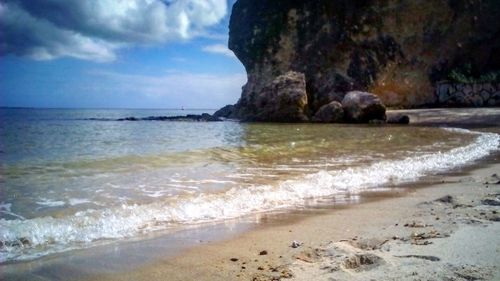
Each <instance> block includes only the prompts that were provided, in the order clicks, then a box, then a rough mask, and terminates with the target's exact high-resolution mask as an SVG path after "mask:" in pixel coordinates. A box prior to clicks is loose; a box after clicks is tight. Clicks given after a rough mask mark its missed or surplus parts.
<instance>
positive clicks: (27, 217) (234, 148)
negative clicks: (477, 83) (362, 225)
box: [0, 109, 499, 262]
mask: <svg viewBox="0 0 500 281" xmlns="http://www.w3.org/2000/svg"><path fill="white" fill-rule="evenodd" d="M202 112H208V113H212V112H211V111H197V110H195V111H188V110H185V111H181V110H90V109H89V110H77V109H64V110H63V109H0V151H1V152H0V184H1V189H0V240H1V243H0V262H5V261H14V260H26V259H32V258H36V257H40V256H45V255H49V254H51V253H55V252H61V251H67V250H71V249H78V248H86V247H92V246H95V245H100V244H102V243H113V241H116V240H119V239H123V238H140V237H141V235H145V234H147V233H151V232H155V231H163V230H166V229H169V228H171V227H179V226H182V225H186V224H188V225H190V224H197V223H201V222H207V221H208V222H211V221H218V220H224V219H229V218H236V217H239V216H244V215H246V214H250V213H255V212H265V211H272V210H276V209H286V208H300V207H303V206H304V204H306V202H307V201H308V200H309V199H314V198H324V197H328V198H335V196H341V195H345V194H356V193H359V192H361V191H363V190H369V189H380V188H386V187H391V186H395V185H398V184H401V183H405V182H411V181H416V180H418V179H420V178H422V177H426V176H430V175H434V174H436V173H440V172H446V171H448V170H450V169H453V168H456V167H458V166H464V165H470V164H472V163H473V162H474V161H476V160H478V159H480V158H482V157H485V156H487V155H488V154H489V153H491V152H493V151H495V150H497V149H498V144H499V137H498V135H496V134H490V133H475V132H470V131H466V130H457V129H443V128H417V127H400V126H393V127H391V126H359V125H357V126H353V125H321V124H241V123H238V122H232V121H226V122H210V123H205V122H185V121H175V122H173V121H137V122H131V121H123V122H119V121H98V120H90V119H103V120H111V119H118V118H125V117H132V116H133V117H148V116H174V115H184V114H191V113H193V114H201V113H202Z"/></svg>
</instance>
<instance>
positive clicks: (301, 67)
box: [229, 0, 500, 121]
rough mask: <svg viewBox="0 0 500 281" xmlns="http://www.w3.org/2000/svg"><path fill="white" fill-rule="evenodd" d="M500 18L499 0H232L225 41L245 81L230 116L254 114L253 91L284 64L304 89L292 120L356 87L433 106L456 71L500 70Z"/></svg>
mask: <svg viewBox="0 0 500 281" xmlns="http://www.w3.org/2000/svg"><path fill="white" fill-rule="evenodd" d="M498 18H500V1H497V0H482V1H469V0H456V1H447V0H436V1H414V0H383V1H380V0H360V1H351V0H316V1H306V0H276V1H265V0H238V1H237V2H236V3H235V4H234V6H233V12H232V15H231V21H230V32H229V33H230V34H229V48H230V49H231V50H233V51H234V53H235V54H236V56H237V57H238V59H239V60H240V61H241V62H242V63H243V65H244V66H245V69H246V71H247V75H248V82H247V84H246V85H245V86H244V87H243V92H242V95H241V98H240V100H239V101H238V103H237V104H236V110H235V116H236V117H239V118H242V119H246V118H247V117H250V119H252V118H253V117H258V116H259V115H260V114H258V113H257V111H258V110H260V109H259V108H255V106H257V103H256V100H257V99H258V97H259V96H261V95H262V94H263V92H266V91H267V93H266V95H270V93H269V92H268V91H269V86H268V85H270V84H272V83H273V81H274V80H275V79H276V78H277V77H279V76H281V75H284V74H286V73H288V72H289V71H294V72H299V73H303V74H304V77H305V87H306V90H307V91H306V92H307V106H306V107H305V108H303V107H302V106H300V107H299V108H300V109H299V108H297V110H296V113H295V114H292V116H293V117H294V120H303V119H305V115H307V117H309V118H310V117H311V116H312V114H313V113H315V112H317V110H318V109H319V108H320V107H322V106H323V105H325V104H329V103H330V102H332V101H339V102H340V101H342V99H343V98H344V96H345V94H346V93H347V92H349V91H352V90H359V91H367V92H371V93H374V94H376V95H377V96H379V97H380V98H381V100H382V102H383V103H384V104H386V105H388V106H397V107H417V106H422V105H428V104H435V103H436V96H435V95H434V92H435V86H436V83H437V82H438V81H441V80H445V79H447V78H448V77H449V76H450V73H451V72H453V71H454V70H460V69H461V68H463V67H464V66H468V69H471V71H472V72H473V73H475V74H477V75H481V74H484V73H488V72H491V71H498V70H500V21H499V20H498ZM288 91H290V89H289V90H288ZM300 99H301V100H304V101H305V99H304V98H300ZM266 106H267V105H266ZM267 109H269V108H267ZM267 109H266V110H267ZM265 115H267V116H269V117H273V119H274V120H276V119H278V120H283V119H282V118H281V117H280V116H275V115H274V114H272V113H271V112H266V114H265ZM262 117H265V116H264V115H262ZM277 117H280V118H277ZM258 119H259V120H266V119H265V118H258ZM289 121H292V120H289Z"/></svg>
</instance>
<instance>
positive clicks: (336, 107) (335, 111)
mask: <svg viewBox="0 0 500 281" xmlns="http://www.w3.org/2000/svg"><path fill="white" fill-rule="evenodd" d="M343 120H344V109H342V104H340V102H337V101H332V102H330V103H328V104H325V105H323V106H322V107H320V108H319V109H318V111H317V112H316V114H314V117H313V118H312V121H314V122H321V123H338V122H342V121H343Z"/></svg>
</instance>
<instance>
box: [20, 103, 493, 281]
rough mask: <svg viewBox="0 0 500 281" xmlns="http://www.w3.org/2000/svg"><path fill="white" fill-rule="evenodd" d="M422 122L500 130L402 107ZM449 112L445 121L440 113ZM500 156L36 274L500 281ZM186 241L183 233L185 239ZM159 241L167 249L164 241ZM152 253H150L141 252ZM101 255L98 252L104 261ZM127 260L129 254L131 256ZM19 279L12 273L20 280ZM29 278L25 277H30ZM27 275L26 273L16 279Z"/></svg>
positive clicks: (479, 119) (486, 121)
mask: <svg viewBox="0 0 500 281" xmlns="http://www.w3.org/2000/svg"><path fill="white" fill-rule="evenodd" d="M398 113H404V114H408V115H410V118H411V119H412V124H413V125H425V126H428V125H430V126H438V125H442V122H441V121H442V120H446V122H444V123H445V124H446V125H447V126H454V127H473V128H475V129H477V130H482V131H492V132H496V133H498V132H499V128H498V125H497V126H495V124H498V123H497V121H498V120H499V119H498V118H499V117H500V110H499V109H478V110H475V109H455V110H450V109H430V110H405V111H398ZM439 116H441V117H446V118H444V119H440V118H438V117H439ZM499 157H500V154H498V153H496V154H495V155H491V156H490V157H488V158H487V159H483V160H482V161H481V162H480V163H476V164H475V165H474V166H472V167H469V168H467V169H466V170H465V169H464V170H459V171H453V174H448V175H445V176H439V177H436V179H433V180H432V181H430V182H419V183H417V184H413V185H408V186H402V187H399V188H393V189H390V190H385V191H375V192H368V193H364V194H361V196H360V198H363V199H362V200H360V203H359V204H358V203H356V204H347V205H339V206H337V207H336V206H334V207H333V208H317V210H315V209H312V210H310V211H308V212H292V213H291V214H288V215H268V216H266V215H262V217H261V221H262V222H261V223H260V224H258V225H257V226H256V227H253V228H251V229H250V230H248V231H242V232H241V233H239V234H235V235H232V236H231V237H228V238H226V239H222V240H220V239H217V237H211V238H209V239H208V240H206V241H203V243H198V245H196V246H190V247H186V248H182V249H177V250H176V254H175V255H174V256H171V255H167V253H165V256H164V257H157V258H154V259H152V260H151V261H148V262H146V263H145V264H141V265H139V266H138V265H137V264H134V263H131V264H130V265H129V267H127V268H126V269H122V270H119V271H118V272H111V273H103V272H98V271H97V272H95V273H92V272H87V273H86V274H83V275H79V276H73V275H72V270H71V269H72V268H78V265H77V264H72V265H71V266H67V267H66V269H67V271H66V273H64V272H61V271H60V269H61V268H60V267H59V271H57V272H54V270H52V271H51V270H50V267H48V268H47V267H46V268H43V266H42V267H41V269H40V270H38V271H37V274H36V275H33V274H30V275H29V276H30V278H35V277H36V278H35V279H36V280H49V279H51V280H53V279H61V280H62V279H64V280H82V279H86V280H500V266H499V264H498V257H499V256H500V236H499V235H498V233H499V231H500V223H499V221H500V215H499V212H500V207H499V206H500V161H499ZM179 243H180V244H182V243H183V242H182V238H180V239H179ZM159 247H160V246H159ZM142 255H143V256H147V253H142ZM95 258H96V259H97V260H98V259H99V257H97V256H96V257H95ZM123 258H124V260H126V259H127V257H123ZM16 276H17V275H13V276H12V277H13V278H14V277H16ZM26 276H28V275H24V277H26ZM16 279H18V280H24V279H23V275H22V274H21V275H19V277H16Z"/></svg>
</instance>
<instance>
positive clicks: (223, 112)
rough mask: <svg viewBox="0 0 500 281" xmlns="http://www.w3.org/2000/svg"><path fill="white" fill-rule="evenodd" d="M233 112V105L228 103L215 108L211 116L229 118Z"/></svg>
mask: <svg viewBox="0 0 500 281" xmlns="http://www.w3.org/2000/svg"><path fill="white" fill-rule="evenodd" d="M233 114H234V105H232V104H228V105H226V106H224V107H223V108H221V109H219V110H217V111H216V112H215V113H214V114H213V115H212V117H215V118H231V117H232V116H233Z"/></svg>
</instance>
